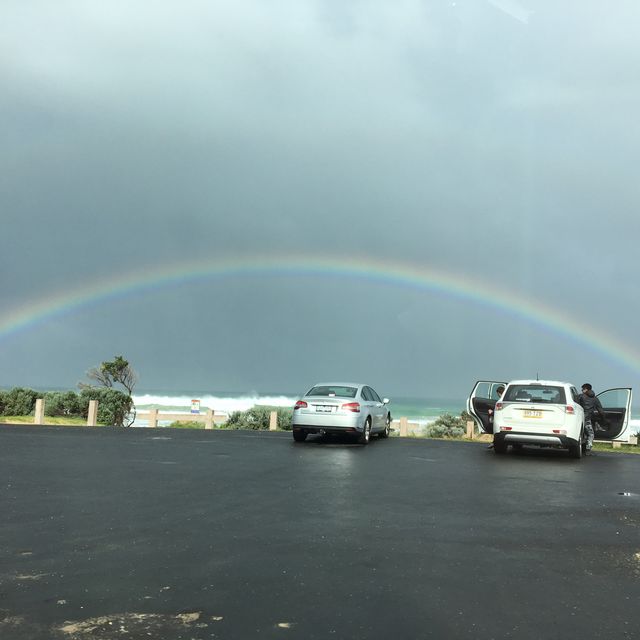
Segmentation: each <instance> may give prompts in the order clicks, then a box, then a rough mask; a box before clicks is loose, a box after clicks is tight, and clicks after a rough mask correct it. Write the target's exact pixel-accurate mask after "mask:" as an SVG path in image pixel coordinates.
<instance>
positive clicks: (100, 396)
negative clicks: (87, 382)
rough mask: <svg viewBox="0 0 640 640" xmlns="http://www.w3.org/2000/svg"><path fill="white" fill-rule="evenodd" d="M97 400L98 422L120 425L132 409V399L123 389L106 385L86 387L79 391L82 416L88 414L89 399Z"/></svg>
mask: <svg viewBox="0 0 640 640" xmlns="http://www.w3.org/2000/svg"><path fill="white" fill-rule="evenodd" d="M90 400H97V401H98V422H99V423H100V424H108V425H113V426H114V427H122V426H124V425H125V424H126V423H127V422H128V416H129V414H130V412H131V411H132V409H133V399H132V398H131V396H129V395H127V394H126V393H124V392H123V391H118V390H117V389H110V388H108V387H88V388H84V389H82V391H81V392H80V408H81V411H82V415H83V417H85V418H86V417H87V416H88V415H89V401H90Z"/></svg>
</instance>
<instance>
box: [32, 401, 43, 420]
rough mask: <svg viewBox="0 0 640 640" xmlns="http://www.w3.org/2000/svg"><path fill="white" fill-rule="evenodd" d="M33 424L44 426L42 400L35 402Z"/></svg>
mask: <svg viewBox="0 0 640 640" xmlns="http://www.w3.org/2000/svg"><path fill="white" fill-rule="evenodd" d="M33 423H34V424H44V398H38V399H37V400H36V413H35V416H34V418H33Z"/></svg>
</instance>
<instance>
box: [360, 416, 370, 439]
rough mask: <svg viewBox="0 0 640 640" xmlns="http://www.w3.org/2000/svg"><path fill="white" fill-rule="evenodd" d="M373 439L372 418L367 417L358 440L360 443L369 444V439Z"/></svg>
mask: <svg viewBox="0 0 640 640" xmlns="http://www.w3.org/2000/svg"><path fill="white" fill-rule="evenodd" d="M370 439H371V418H367V420H366V421H365V423H364V429H363V430H362V433H361V434H360V437H359V438H358V442H359V443H360V444H369V440H370Z"/></svg>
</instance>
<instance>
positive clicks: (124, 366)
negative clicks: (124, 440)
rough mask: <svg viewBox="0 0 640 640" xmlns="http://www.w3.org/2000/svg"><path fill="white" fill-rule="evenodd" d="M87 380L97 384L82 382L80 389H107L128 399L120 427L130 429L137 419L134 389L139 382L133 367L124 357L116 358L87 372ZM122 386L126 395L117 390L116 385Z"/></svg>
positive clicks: (121, 413)
mask: <svg viewBox="0 0 640 640" xmlns="http://www.w3.org/2000/svg"><path fill="white" fill-rule="evenodd" d="M87 378H89V380H92V381H94V382H96V383H97V385H95V384H87V383H86V382H80V383H79V384H78V386H79V387H80V389H95V388H96V386H98V387H107V388H108V389H114V391H117V392H118V393H121V394H122V395H123V396H125V398H126V407H125V409H126V411H122V412H120V414H119V416H118V424H116V426H118V427H130V426H131V425H132V424H133V423H134V421H135V419H136V410H135V406H134V404H133V397H132V396H133V389H134V387H135V386H136V383H137V382H138V374H137V373H136V372H135V370H134V369H133V367H132V366H131V365H130V364H129V362H128V361H127V360H125V359H124V358H123V357H122V356H116V357H115V358H114V359H113V360H111V361H105V362H103V363H102V364H101V365H100V366H99V367H93V368H91V369H89V371H87ZM118 384H119V385H121V386H122V387H124V389H126V394H125V393H124V392H123V391H121V390H120V389H117V387H116V385H118Z"/></svg>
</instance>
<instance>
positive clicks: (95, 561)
mask: <svg viewBox="0 0 640 640" xmlns="http://www.w3.org/2000/svg"><path fill="white" fill-rule="evenodd" d="M624 494H629V495H624ZM0 513H1V514H2V515H1V518H2V519H1V528H0V638H1V639H2V640H13V639H19V640H60V639H63V640H96V639H98V638H126V639H127V640H142V639H144V640H148V639H149V638H154V639H162V640H174V639H179V638H184V639H191V638H195V639H198V640H200V639H208V638H222V639H225V638H226V639H245V638H247V639H248V638H282V639H287V638H304V639H314V638H345V639H356V638H367V639H378V638H379V639H385V640H388V639H389V638H396V639H398V640H400V639H405V638H406V639H414V638H416V639H419V638H447V639H458V638H460V639H462V638H473V639H474V640H477V639H480V640H483V639H490V638H517V639H518V640H527V639H529V638H531V639H533V638H535V639H536V640H537V639H539V638H545V639H554V638H572V639H573V638H599V639H602V640H606V639H609V638H616V639H619V638H638V637H640V457H639V456H634V455H631V454H618V453H598V455H597V456H595V457H592V458H585V459H583V460H573V459H571V458H569V457H568V456H567V455H565V454H562V453H557V452H546V453H545V452H543V453H540V452H537V451H535V452H525V453H524V454H522V455H515V454H509V455H506V456H502V457H501V456H497V455H495V454H494V453H493V452H492V451H490V450H488V449H487V445H486V444H481V443H461V442H446V441H433V440H421V439H399V438H390V439H388V440H376V439H374V440H373V441H372V442H371V443H370V444H369V445H368V446H366V447H364V446H359V445H355V444H351V443H350V442H349V441H341V440H332V439H320V438H310V439H309V440H308V441H307V442H306V443H297V444H296V443H294V442H293V440H292V438H291V436H290V434H287V433H268V432H250V431H192V430H174V429H127V430H117V429H111V428H93V429H92V428H65V427H33V426H0Z"/></svg>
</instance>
